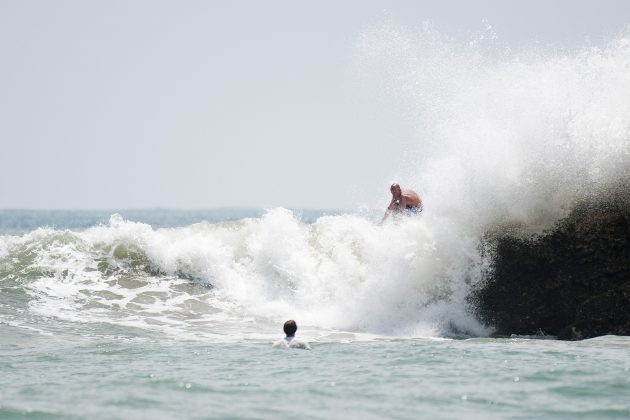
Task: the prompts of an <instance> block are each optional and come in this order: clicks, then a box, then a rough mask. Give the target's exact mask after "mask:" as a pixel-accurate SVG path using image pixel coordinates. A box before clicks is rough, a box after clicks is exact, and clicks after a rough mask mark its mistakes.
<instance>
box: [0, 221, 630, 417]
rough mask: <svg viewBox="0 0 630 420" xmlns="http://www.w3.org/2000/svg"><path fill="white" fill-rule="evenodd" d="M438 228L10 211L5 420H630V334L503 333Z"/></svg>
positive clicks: (0, 322)
mask: <svg viewBox="0 0 630 420" xmlns="http://www.w3.org/2000/svg"><path fill="white" fill-rule="evenodd" d="M432 217H433V216H432V215H431V213H426V214H424V215H422V216H421V217H416V218H409V219H403V220H401V221H399V222H398V223H387V224H385V225H382V226H380V225H378V224H377V223H375V221H377V220H378V218H377V217H373V215H362V214H356V213H352V212H347V211H340V210H336V211H334V210H331V211H308V210H287V209H281V208H278V209H270V210H262V209H220V210H207V211H179V210H177V211H174V210H142V211H140V210H133V211H124V210H122V211H59V210H55V211H32V210H2V211H0V378H1V379H0V384H1V385H0V418H2V419H4V418H32V419H57V418H59V419H75V418H76V419H111V418H121V419H122V418H124V419H134V418H137V419H145V418H147V419H148V418H150V419H171V418H190V419H203V418H256V419H258V418H263V419H278V418H306V419H330V418H335V419H347V418H356V419H381V418H400V419H417V418H427V419H433V418H446V419H461V418H479V419H488V418H490V419H493V418H496V419H505V418H518V419H525V418H528V419H529V418H531V419H540V418H543V419H575V418H603V419H606V418H630V398H629V396H630V338H628V337H615V336H606V337H599V338H595V339H590V340H584V341H580V342H564V341H558V340H555V339H553V337H547V339H540V338H536V339H533V338H528V337H511V338H501V339H496V338H488V337H489V335H490V333H491V331H492V327H491V326H488V325H483V324H481V323H479V321H477V319H476V317H475V315H474V311H473V310H471V308H469V307H468V306H467V305H466V304H465V297H466V294H467V292H468V287H469V285H468V283H470V281H468V282H466V281H464V279H468V280H470V278H471V273H473V274H474V273H475V272H476V271H475V270H476V269H477V268H476V267H478V265H479V264H481V263H483V261H477V260H476V259H475V258H473V257H467V258H468V259H467V258H466V257H461V256H459V257H458V258H453V257H452V256H453V255H455V256H458V255H460V254H457V252H459V251H457V250H458V249H459V248H458V246H461V245H459V244H458V243H457V242H446V243H447V246H444V241H442V242H441V241H440V238H439V237H438V236H437V235H438V233H439V232H438V231H437V230H431V226H432V220H433V219H432ZM461 255H464V254H461ZM466 255H468V254H466ZM460 280H461V281H460ZM287 319H295V320H296V321H297V323H298V327H299V329H298V334H297V336H298V337H300V338H302V339H303V340H307V341H309V342H310V343H311V347H312V350H310V351H304V350H287V349H279V348H274V347H272V345H271V344H272V343H273V342H274V341H275V340H278V339H280V338H282V337H283V334H282V324H283V322H284V321H285V320H287Z"/></svg>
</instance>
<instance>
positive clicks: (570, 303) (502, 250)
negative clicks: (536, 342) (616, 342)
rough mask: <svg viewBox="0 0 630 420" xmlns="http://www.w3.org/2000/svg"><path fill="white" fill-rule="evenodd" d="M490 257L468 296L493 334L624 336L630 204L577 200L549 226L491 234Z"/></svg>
mask: <svg viewBox="0 0 630 420" xmlns="http://www.w3.org/2000/svg"><path fill="white" fill-rule="evenodd" d="M485 241H486V248H487V249H490V251H488V252H489V253H490V254H491V257H492V259H493V265H492V268H491V269H490V270H489V272H488V273H487V279H486V281H485V282H483V285H482V286H481V287H479V288H478V289H477V290H475V291H474V292H473V294H472V295H471V300H472V302H473V304H474V306H475V307H476V308H477V312H478V315H479V316H480V318H481V319H482V320H483V321H484V322H486V323H487V324H489V325H491V326H493V327H494V328H495V329H496V334H497V335H502V336H503V335H511V334H518V335H535V334H540V333H541V332H542V333H544V334H546V335H555V336H558V337H559V338H562V339H583V338H589V337H595V336H600V335H606V334H615V335H630V206H628V202H627V200H622V199H619V198H618V197H615V198H608V199H604V200H598V201H596V204H584V203H583V204H581V205H579V206H578V207H577V208H576V209H575V210H573V211H572V212H571V214H570V215H569V216H568V217H567V218H566V219H564V220H562V221H561V222H560V223H558V224H557V225H556V227H555V228H554V229H552V230H551V231H550V232H545V233H544V234H542V235H536V236H533V237H531V236H530V237H523V236H520V235H516V234H514V233H513V232H511V233H509V234H506V233H498V234H497V233H496V232H495V233H493V234H492V235H488V237H487V238H486V239H485Z"/></svg>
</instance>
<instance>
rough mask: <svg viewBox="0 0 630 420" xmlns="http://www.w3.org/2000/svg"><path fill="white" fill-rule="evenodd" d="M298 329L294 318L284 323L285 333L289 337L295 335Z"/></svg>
mask: <svg viewBox="0 0 630 420" xmlns="http://www.w3.org/2000/svg"><path fill="white" fill-rule="evenodd" d="M296 331H297V324H296V323H295V321H294V320H292V319H290V320H288V321H287V322H285V323H284V333H285V334H286V335H287V337H293V336H294V335H295V332H296Z"/></svg>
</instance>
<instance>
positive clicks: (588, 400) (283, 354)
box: [0, 325, 630, 419]
mask: <svg viewBox="0 0 630 420" xmlns="http://www.w3.org/2000/svg"><path fill="white" fill-rule="evenodd" d="M93 329H94V332H93V335H91V336H85V335H77V334H73V333H71V332H70V333H56V334H53V335H45V334H41V333H34V332H31V331H28V330H24V329H21V328H14V327H10V326H7V325H2V326H1V327H0V334H1V336H2V344H1V345H0V371H1V372H2V383H3V385H2V389H1V391H0V404H1V406H0V418H33V419H35V418H51V419H52V418H94V419H110V418H155V419H169V418H191V419H204V418H252V419H258V418H265V419H276V418H306V419H329V418H335V419H345V418H357V419H381V418H399V419H415V418H427V419H431V418H444V419H461V418H478V419H486V418H496V419H505V418H514V419H538V418H547V419H575V418H602V419H606V418H620V419H621V418H628V417H630V398H628V396H629V395H630V372H629V369H630V339H628V338H626V337H623V338H622V337H614V336H607V337H601V338H597V339H591V340H586V341H582V342H562V341H555V340H537V339H519V338H513V339H488V338H471V339H465V340H441V339H414V340H385V339H381V340H375V341H370V342H352V341H348V342H321V343H319V342H314V343H312V350H311V351H304V350H286V349H278V348H273V347H272V346H271V345H270V343H269V342H264V341H251V340H244V341H242V342H238V343H229V344H227V343H208V342H203V341H186V340H182V341H180V340H172V339H161V338H159V337H152V338H147V337H139V336H138V335H137V334H134V333H132V332H126V333H125V332H124V331H119V335H117V336H114V335H99V328H96V327H94V328H93ZM101 332H102V331H101Z"/></svg>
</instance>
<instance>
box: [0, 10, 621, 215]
mask: <svg viewBox="0 0 630 420" xmlns="http://www.w3.org/2000/svg"><path fill="white" fill-rule="evenodd" d="M484 19H485V20H487V21H488V22H489V23H490V24H491V25H492V26H493V28H494V29H495V31H496V33H497V36H498V38H499V39H500V40H501V42H503V43H505V44H506V45H508V46H509V47H510V48H513V49H519V48H526V47H528V46H531V45H543V46H551V47H553V48H560V49H562V48H568V49H570V48H576V47H579V46H581V45H585V44H586V43H592V44H594V45H598V43H602V42H605V41H606V40H608V39H610V38H611V37H613V36H614V35H615V34H617V33H618V32H619V31H621V30H622V29H623V28H624V27H625V26H626V25H627V24H628V23H630V2H627V1H622V0H619V1H601V0H599V1H589V2H586V1H581V2H580V1H570V0H566V1H555V2H554V1H550V0H546V1H531V0H528V1H521V2H516V1H476V2H475V1H461V2H453V1H430V2H429V1H387V2H379V1H368V0H358V1H339V0H337V1H311V2H306V1H295V0H287V1H228V0H225V1H156V0H148V1H113V0H108V1H87V0H80V1H79V0H77V1H52V0H41V1H30V0H15V1H9V0H0V60H1V62H0V144H1V146H2V148H1V150H2V163H1V165H0V179H1V181H0V208H68V209H73V208H76V209H79V208H80V209H90V208H92V209H97V208H102V209H115V208H153V207H166V208H213V207H226V206H248V207H276V206H283V207H293V208H355V207H357V206H358V205H361V204H368V205H374V204H379V205H380V204H381V202H382V205H383V206H385V205H386V204H387V203H386V201H387V200H388V184H389V182H390V181H392V180H393V179H394V177H395V176H396V174H398V173H399V171H398V169H397V167H398V166H399V165H400V164H401V162H403V161H404V159H405V154H406V153H407V152H408V151H409V150H410V148H411V147H412V145H413V144H414V142H415V140H416V139H415V138H414V130H413V124H412V122H410V121H409V119H408V118H407V117H404V115H406V114H405V110H404V109H401V108H402V106H403V105H400V106H397V105H396V104H395V103H393V102H392V101H389V100H387V99H386V98H383V92H379V91H378V89H376V88H371V87H370V86H368V85H365V84H362V83H361V78H360V77H358V76H357V74H358V73H360V71H361V69H357V65H356V60H355V57H356V53H357V43H358V39H359V36H360V34H361V33H363V32H365V31H369V30H372V29H373V28H375V27H378V26H379V25H383V24H384V22H390V23H392V24H393V25H400V26H404V27H407V28H414V27H420V26H421V25H422V22H425V21H430V22H432V24H433V25H434V27H435V28H436V29H437V30H439V31H440V32H442V33H445V34H448V35H449V36H452V37H455V38H461V39H463V40H465V39H468V38H469V37H470V36H471V34H473V33H475V32H476V31H479V30H480V29H481V28H482V27H483V24H482V21H483V20H484Z"/></svg>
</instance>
